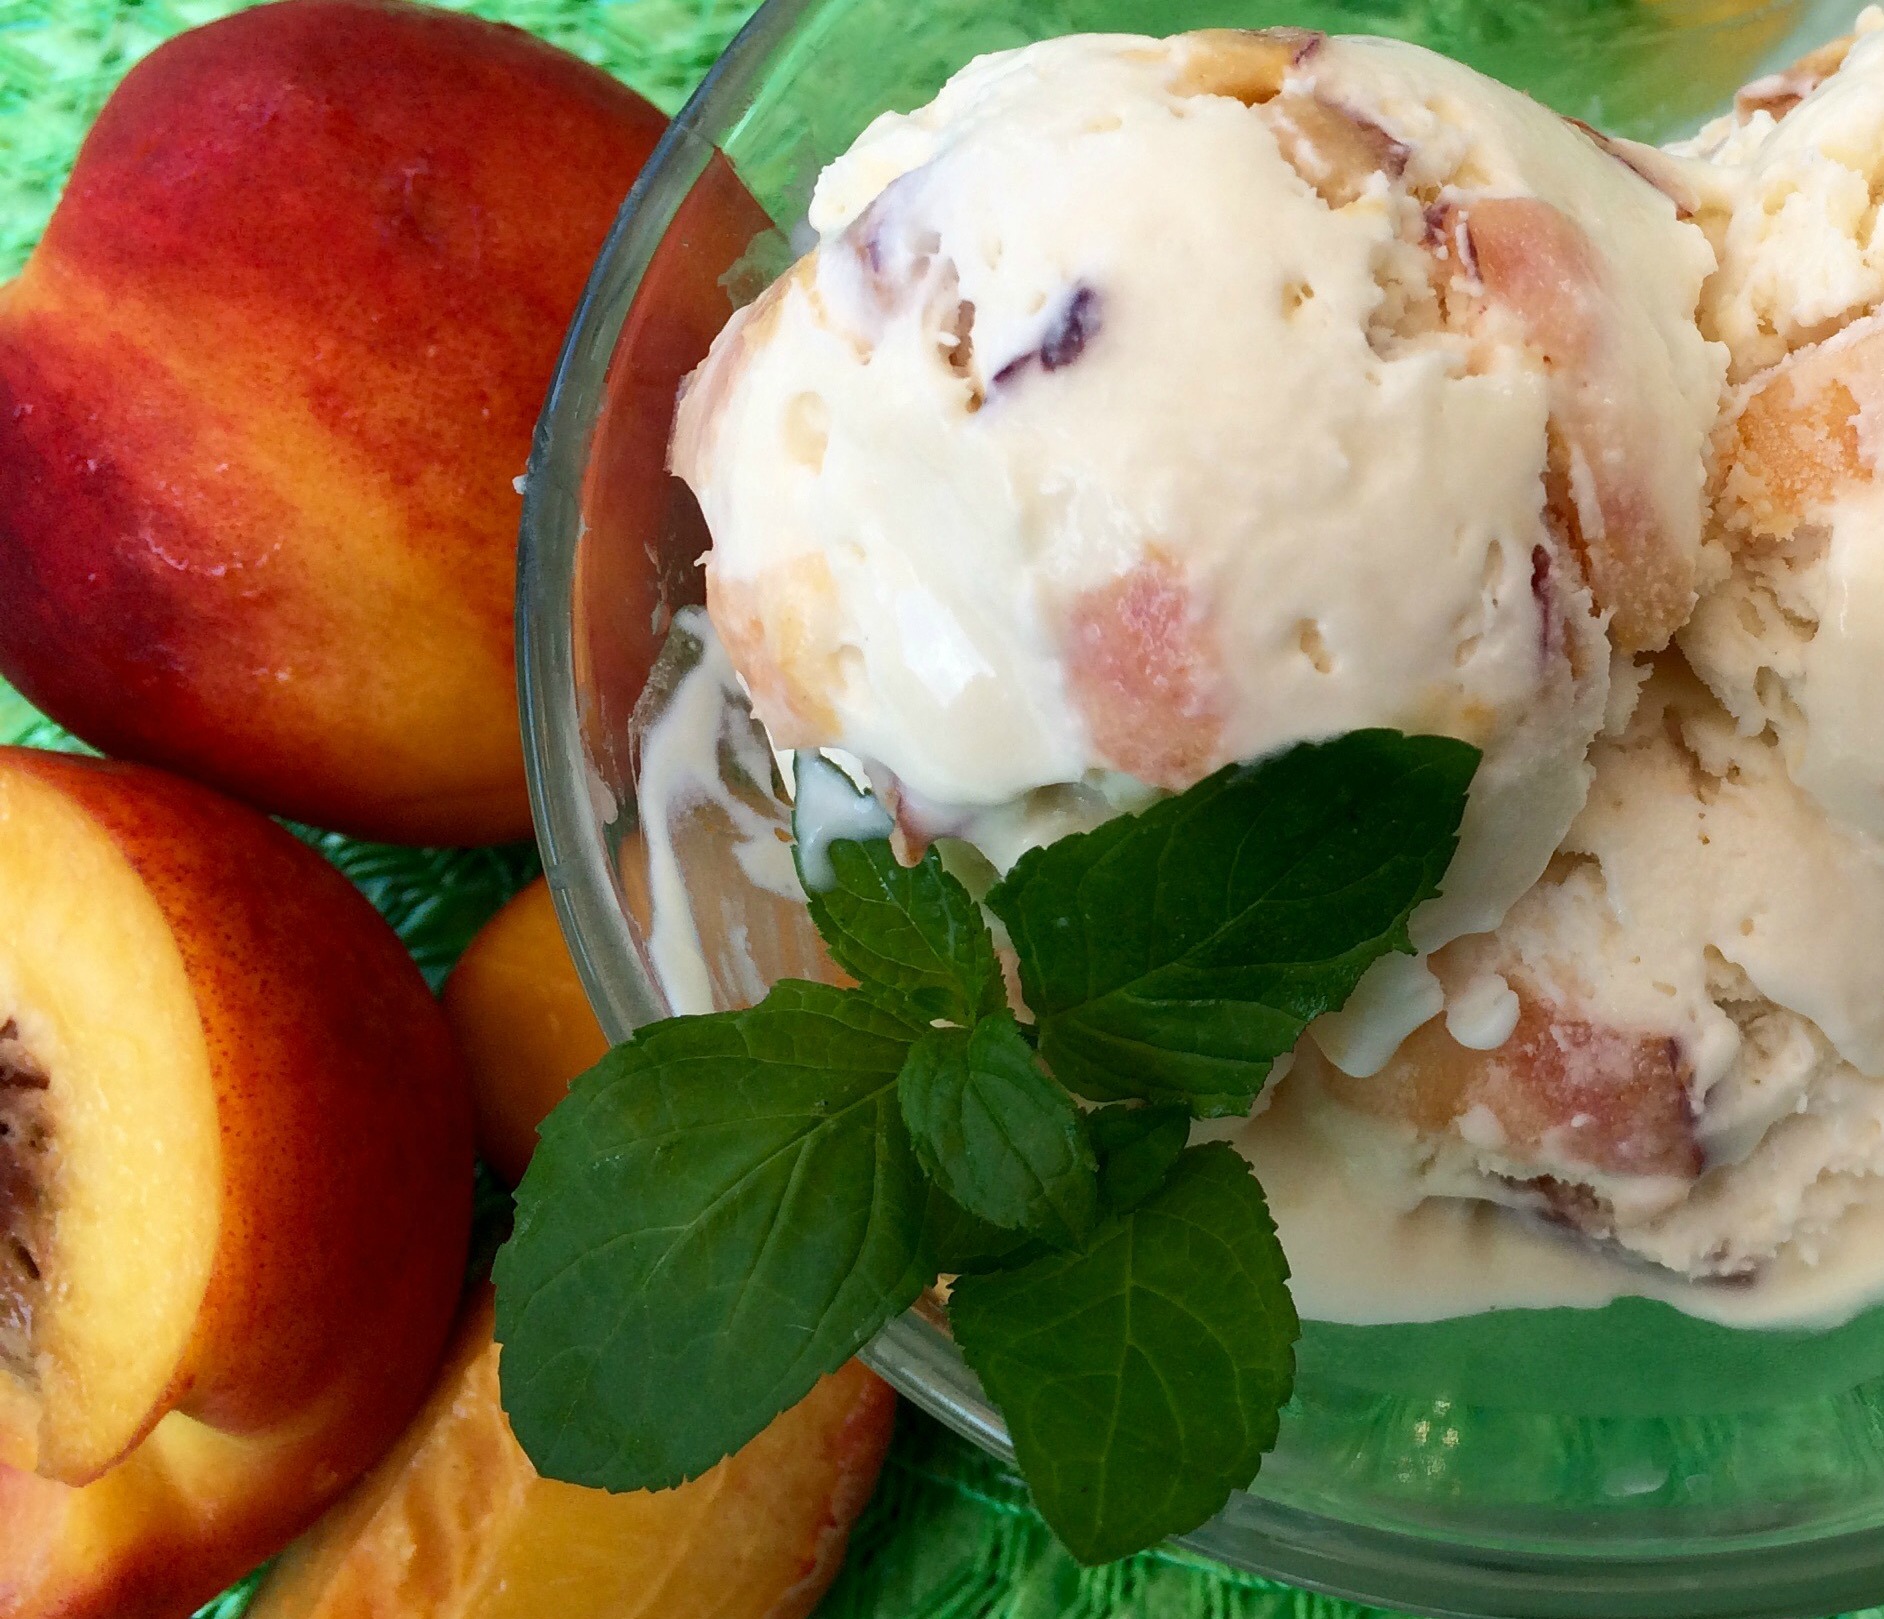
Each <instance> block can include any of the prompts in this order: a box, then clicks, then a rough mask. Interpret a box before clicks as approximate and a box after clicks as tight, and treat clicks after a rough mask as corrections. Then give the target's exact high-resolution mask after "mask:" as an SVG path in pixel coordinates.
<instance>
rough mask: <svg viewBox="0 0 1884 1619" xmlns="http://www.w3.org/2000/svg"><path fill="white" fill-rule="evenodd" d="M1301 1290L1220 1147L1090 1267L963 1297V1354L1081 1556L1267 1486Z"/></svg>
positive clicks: (1111, 1228)
mask: <svg viewBox="0 0 1884 1619" xmlns="http://www.w3.org/2000/svg"><path fill="white" fill-rule="evenodd" d="M1288 1275H1289V1268H1288V1265H1287V1264H1286V1263H1285V1261H1284V1260H1283V1257H1282V1247H1281V1245H1280V1244H1279V1243H1278V1242H1277V1241H1276V1229H1275V1226H1274V1224H1273V1223H1272V1222H1271V1221H1270V1218H1269V1210H1268V1207H1267V1205H1266V1204H1265V1203H1264V1201H1263V1194H1262V1188H1261V1187H1259V1186H1258V1185H1257V1184H1256V1178H1255V1176H1253V1175H1252V1174H1250V1172H1249V1166H1248V1165H1247V1164H1246V1163H1245V1162H1244V1161H1243V1160H1242V1159H1241V1158H1239V1157H1238V1156H1237V1154H1236V1152H1235V1150H1234V1149H1233V1148H1231V1147H1228V1146H1226V1145H1224V1144H1223V1143H1222V1142H1216V1143H1213V1144H1211V1145H1209V1146H1203V1147H1192V1148H1191V1149H1189V1150H1188V1151H1187V1152H1185V1153H1184V1154H1182V1155H1181V1156H1180V1157H1179V1158H1178V1160H1177V1162H1176V1164H1175V1166H1174V1169H1173V1172H1172V1173H1171V1175H1170V1176H1169V1178H1168V1179H1167V1180H1166V1181H1165V1182H1164V1184H1163V1185H1162V1186H1161V1187H1159V1188H1158V1190H1157V1191H1155V1192H1153V1193H1152V1194H1151V1195H1150V1196H1149V1197H1147V1198H1145V1199H1144V1201H1142V1202H1141V1203H1140V1204H1139V1205H1138V1206H1137V1207H1136V1208H1135V1209H1133V1210H1132V1211H1131V1212H1130V1213H1128V1214H1123V1215H1117V1216H1114V1217H1113V1218H1112V1219H1110V1220H1108V1221H1106V1223H1105V1224H1104V1225H1102V1226H1101V1227H1100V1228H1099V1229H1098V1231H1097V1232H1095V1233H1094V1235H1093V1238H1092V1241H1091V1243H1090V1244H1089V1245H1088V1246H1087V1248H1086V1250H1085V1251H1084V1252H1083V1253H1055V1254H1048V1255H1044V1256H1043V1257H1041V1258H1039V1259H1036V1260H1035V1261H1034V1262H1033V1263H1032V1264H1029V1265H1026V1266H1023V1267H1022V1268H1020V1269H1019V1270H1010V1271H1002V1272H1000V1273H998V1274H995V1275H990V1276H970V1277H964V1278H962V1280H960V1281H959V1282H957V1283H956V1284H955V1289H954V1292H953V1294H952V1295H951V1297H950V1299H949V1324H950V1326H951V1327H952V1328H953V1329H954V1333H955V1339H956V1342H957V1343H959V1344H960V1345H961V1348H962V1353H963V1355H964V1356H966V1357H967V1360H968V1364H969V1365H970V1366H972V1367H973V1368H974V1369H975V1371H976V1373H977V1374H978V1375H979V1376H980V1378H981V1382H982V1386H983V1387H984V1388H986V1389H987V1391H988V1393H989V1394H990V1395H992V1396H993V1397H994V1400H995V1403H996V1404H998V1405H999V1406H1000V1407H1001V1410H1002V1412H1003V1413H1004V1414H1005V1416H1006V1417H1007V1426H1008V1433H1009V1435H1010V1436H1011V1437H1012V1439H1013V1441H1014V1454H1015V1458H1016V1459H1017V1460H1018V1461H1019V1463H1020V1468H1021V1473H1022V1475H1023V1476H1024V1477H1025V1478H1026V1480H1027V1484H1028V1487H1029V1488H1030V1489H1031V1490H1032V1491H1033V1496H1034V1501H1035V1503H1036V1504H1037V1505H1038V1506H1039V1508H1040V1511H1041V1514H1042V1516H1044V1517H1045V1518H1046V1520H1047V1522H1048V1523H1050V1524H1052V1525H1053V1528H1054V1532H1055V1533H1056V1534H1058V1535H1059V1537H1060V1539H1061V1540H1063V1541H1064V1542H1065V1543H1066V1545H1067V1548H1068V1549H1069V1550H1070V1551H1071V1552H1072V1553H1073V1555H1074V1556H1075V1557H1077V1558H1079V1559H1080V1560H1081V1561H1082V1562H1087V1563H1104V1562H1109V1561H1111V1560H1112V1559H1113V1558H1115V1557H1123V1556H1125V1555H1126V1554H1127V1553H1129V1552H1134V1551H1139V1550H1142V1549H1143V1548H1144V1547H1146V1546H1151V1545H1155V1544H1156V1543H1157V1542H1158V1541H1160V1540H1163V1539H1164V1538H1165V1537H1166V1536H1167V1535H1174V1534H1181V1533H1182V1532H1183V1531H1184V1530H1186V1529H1194V1528H1196V1527H1197V1525H1198V1524H1200V1523H1202V1522H1203V1521H1204V1520H1205V1519H1206V1518H1208V1517H1210V1516H1211V1515H1212V1514H1213V1513H1215V1512H1216V1511H1218V1510H1219V1509H1220V1508H1221V1507H1222V1506H1223V1504H1224V1502H1225V1501H1227V1500H1228V1499H1229V1497H1230V1492H1231V1491H1232V1490H1234V1489H1238V1488H1241V1487H1242V1486H1243V1485H1246V1484H1248V1483H1249V1482H1250V1481H1251V1480H1252V1479H1253V1478H1255V1476H1256V1470H1257V1468H1258V1467H1260V1466H1261V1465H1262V1458H1263V1455H1264V1453H1265V1452H1267V1451H1268V1450H1269V1448H1270V1447H1271V1446H1272V1445H1273V1444H1275V1442H1276V1425H1277V1415H1278V1413H1279V1412H1280V1411H1281V1409H1282V1403H1283V1401H1285V1400H1286V1399H1287V1398H1288V1396H1289V1386H1290V1383H1291V1381H1292V1379H1293V1377H1294V1374H1295V1357H1294V1350H1293V1345H1294V1343H1295V1337H1296V1333H1297V1331H1298V1330H1299V1329H1298V1325H1297V1322H1296V1318H1295V1309H1294V1306H1293V1305H1292V1304H1291V1303H1290V1301H1289V1290H1288V1286H1287V1283H1288Z"/></svg>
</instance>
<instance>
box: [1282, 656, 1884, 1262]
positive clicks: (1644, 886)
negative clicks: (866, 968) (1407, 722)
mask: <svg viewBox="0 0 1884 1619" xmlns="http://www.w3.org/2000/svg"><path fill="white" fill-rule="evenodd" d="M1594 758H1595V763H1596V781H1595V784H1594V785H1593V787H1592V789H1591V792H1590V797H1589V802H1588V804H1587V805H1586V807H1585V808H1584V810H1583V813H1582V814H1581V815H1580V816H1579V817H1578V819H1577V822H1576V824H1575V826H1574V827H1573V828H1572V830H1571V833H1570V836H1569V838H1568V840H1567V841H1566V844H1565V850H1564V853H1563V854H1562V855H1561V856H1560V857H1559V858H1558V860H1557V861H1555V862H1554V863H1553V865H1552V867H1551V869H1550V871H1549V873H1548V874H1547V875H1546V877H1545V879H1544V880H1543V881H1542V882H1541V883H1539V884H1538V886H1537V887H1536V888H1534V889H1533V890H1532V891H1531V892H1530V893H1528V894H1527V895H1525V897H1524V898H1523V899H1522V900H1520V901H1519V902H1518V904H1517V905H1516V906H1514V907H1513V908H1512V910H1511V913H1510V915H1509V916H1508V917H1507V918H1506V920H1505V922H1504V924H1503V925H1502V926H1501V927H1500V928H1499V929H1498V930H1497V931H1496V932H1495V933H1493V934H1491V935H1489V936H1486V937H1480V938H1473V939H1463V940H1460V941H1458V942H1457V943H1455V944H1453V945H1451V946H1449V947H1448V948H1447V949H1446V950H1445V951H1444V952H1442V953H1441V954H1440V956H1439V957H1438V958H1436V960H1435V969H1436V971H1437V972H1438V973H1439V975H1440V977H1441V978H1442V979H1444V980H1445V981H1446V983H1447V987H1448V989H1449V991H1450V992H1451V996H1450V998H1451V1003H1452V1004H1451V1007H1450V1009H1449V1011H1448V1014H1447V1015H1446V1016H1445V1017H1443V1018H1437V1019H1434V1020H1433V1021H1432V1022H1431V1023H1429V1024H1427V1025H1426V1026H1424V1027H1423V1028H1422V1029H1420V1030H1419V1031H1418V1032H1417V1033H1416V1034H1415V1035H1414V1036H1413V1037H1412V1038H1411V1039H1409V1040H1408V1041H1407V1042H1406V1043H1405V1045H1403V1046H1402V1047H1401V1049H1400V1051H1399V1052H1398V1053H1396V1055H1395V1056H1394V1058H1393V1060H1392V1061H1391V1062H1390V1063H1389V1064H1388V1065H1387V1066H1386V1068H1384V1069H1383V1070H1382V1071H1381V1072H1380V1073H1378V1074H1376V1075H1374V1076H1373V1077H1371V1078H1368V1079H1364V1080H1356V1079H1352V1078H1349V1077H1348V1076H1346V1075H1343V1074H1341V1073H1339V1072H1338V1071H1335V1070H1332V1069H1330V1068H1328V1067H1327V1066H1326V1065H1321V1064H1317V1063H1316V1062H1315V1061H1314V1060H1313V1054H1312V1052H1311V1054H1310V1056H1309V1060H1307V1061H1300V1062H1298V1063H1297V1064H1296V1066H1295V1070H1294V1072H1293V1074H1292V1075H1291V1078H1290V1080H1289V1081H1288V1083H1290V1084H1293V1085H1303V1086H1319V1087H1320V1088H1321V1090H1322V1091H1324V1092H1325V1093H1326V1094H1327V1095H1328V1096H1329V1097H1331V1098H1332V1099H1333V1100H1335V1101H1337V1102H1339V1103H1341V1104H1343V1105H1345V1106H1346V1107H1347V1108H1349V1109H1350V1110H1352V1112H1353V1114H1354V1118H1355V1128H1357V1129H1362V1130H1365V1129H1367V1128H1369V1127H1370V1125H1369V1124H1367V1123H1364V1122H1363V1121H1371V1127H1372V1128H1387V1129H1391V1130H1395V1131H1398V1132H1400V1133H1401V1134H1403V1135H1404V1136H1405V1138H1406V1140H1407V1142H1408V1144H1409V1146H1410V1147H1411V1148H1412V1149H1414V1150H1413V1160H1414V1166H1415V1167H1414V1171H1413V1172H1414V1175H1415V1178H1416V1184H1418V1185H1419V1186H1420V1187H1421V1189H1422V1190H1423V1191H1424V1192H1425V1193H1426V1194H1427V1195H1434V1196H1469V1197H1481V1198H1491V1199H1494V1200H1497V1201H1502V1202H1507V1203H1513V1204H1518V1205H1521V1206H1530V1207H1534V1208H1538V1209H1541V1210H1543V1211H1545V1212H1547V1213H1549V1214H1551V1215H1553V1216H1555V1217H1557V1218H1560V1219H1564V1220H1567V1221H1569V1222H1570V1223H1572V1224H1574V1225H1576V1226H1578V1227H1579V1228H1581V1229H1583V1230H1585V1231H1588V1232H1590V1233H1591V1234H1593V1235H1597V1236H1601V1237H1604V1238H1607V1239H1610V1240H1613V1241H1614V1242H1616V1243H1619V1244H1620V1245H1622V1246H1623V1247H1624V1248H1627V1249H1628V1250H1630V1251H1632V1252H1634V1253H1636V1254H1639V1255H1641V1256H1642V1257H1644V1258H1647V1259H1651V1260H1653V1261H1655V1262H1656V1263H1658V1264H1662V1265H1665V1266H1668V1267H1670V1268H1671V1269H1674V1270H1677V1271H1681V1272H1683V1273H1685V1274H1690V1275H1697V1276H1699V1275H1740V1274H1746V1273H1748V1272H1750V1271H1752V1270H1754V1269H1757V1267H1758V1266H1760V1265H1761V1264H1762V1263H1764V1262H1765V1261H1766V1260H1768V1259H1770V1258H1771V1257H1772V1256H1773V1255H1774V1254H1776V1253H1777V1252H1779V1250H1780V1249H1781V1248H1783V1247H1785V1246H1786V1245H1787V1244H1793V1243H1800V1242H1807V1243H1809V1242H1810V1241H1811V1240H1813V1238H1814V1236H1815V1235H1816V1234H1818V1233H1822V1232H1823V1231H1824V1230H1826V1229H1827V1228H1829V1226H1830V1225H1831V1224H1832V1223H1833V1222H1834V1221H1836V1219H1837V1218H1838V1217H1839V1215H1841V1214H1842V1213H1843V1212H1844V1210H1845V1209H1846V1208H1848V1207H1849V1206H1850V1205H1851V1204H1852V1203H1853V1202H1855V1201H1857V1200H1858V1199H1859V1198H1860V1197H1864V1196H1868V1195H1870V1194H1869V1192H1868V1191H1867V1190H1866V1185H1865V1183H1866V1179H1867V1177H1871V1176H1876V1175H1878V1174H1880V1173H1884V1002H1880V1000H1879V998H1878V996H1877V994H1876V963H1877V962H1878V961H1880V960H1884V858H1880V855H1879V852H1878V851H1877V850H1876V849H1874V848H1873V847H1872V846H1871V845H1870V844H1869V843H1868V842H1867V841H1865V840H1863V839H1861V838H1858V837H1854V836H1853V835H1852V834H1851V833H1849V832H1848V831H1846V830H1844V829H1843V828H1841V827H1839V826H1838V825H1837V824H1836V823H1834V822H1832V821H1831V820H1829V819H1828V818H1827V817H1826V816H1825V815H1824V814H1823V813H1822V812H1821V811H1820V809H1819V808H1818V806H1817V805H1816V804H1815V803H1814V802H1813V801H1812V799H1811V798H1810V797H1808V796H1807V795H1806V794H1804V793H1803V792H1801V791H1800V790H1799V789H1798V788H1797V787H1796V786H1795V785H1794V784H1793V782H1792V781H1791V779H1790V777H1789V776H1788V774H1787V771H1786V768H1785V763H1784V760H1783V758H1782V756H1781V753H1780V750H1779V749H1778V747H1777V745H1776V744H1775V743H1774V741H1773V740H1772V738H1771V737H1770V736H1761V737H1755V738H1749V737H1746V736H1743V735H1741V734H1739V732H1738V731H1737V730H1736V728H1735V726H1734V724H1733V721H1732V720H1731V718H1730V717H1729V716H1728V715H1726V714H1725V713H1724V712H1722V711H1721V709H1720V708H1719V706H1718V705H1717V704H1716V703H1715V702H1714V701H1713V700H1712V698H1711V697H1710V696H1709V695H1708V694H1707V693H1706V692H1705V690H1704V689H1703V688H1702V687H1701V686H1700V684H1699V683H1698V682H1697V681H1696V680H1695V679H1694V678H1693V677H1692V676H1691V675H1690V674H1689V673H1688V672H1687V671H1686V670H1685V669H1683V668H1682V667H1681V666H1680V665H1679V663H1678V661H1675V660H1669V661H1668V662H1667V663H1666V664H1665V666H1664V667H1662V668H1661V669H1659V670H1658V671H1657V673H1656V675H1655V676H1654V678H1653V679H1652V680H1651V682H1650V684H1649V685H1648V687H1647V689H1646V691H1645V693H1644V696H1643V698H1642V701H1641V704H1640V706H1639V707H1638V709H1637V711H1636V714H1635V717H1634V719H1633V721H1632V722H1631V724H1630V726H1629V728H1628V730H1627V732H1626V733H1625V734H1624V735H1623V736H1622V737H1621V738H1620V739H1613V740H1609V741H1605V742H1603V743H1600V744H1599V745H1598V747H1597V749H1596V751H1595V755H1594Z"/></svg>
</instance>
